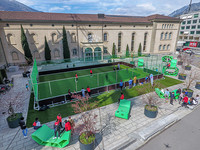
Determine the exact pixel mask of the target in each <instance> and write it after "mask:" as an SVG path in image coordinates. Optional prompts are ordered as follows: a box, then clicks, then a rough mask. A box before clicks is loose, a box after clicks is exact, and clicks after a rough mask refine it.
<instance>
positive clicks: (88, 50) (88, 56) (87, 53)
mask: <svg viewBox="0 0 200 150" xmlns="http://www.w3.org/2000/svg"><path fill="white" fill-rule="evenodd" d="M85 60H86V61H92V60H93V53H92V49H91V48H89V47H88V48H86V49H85Z"/></svg>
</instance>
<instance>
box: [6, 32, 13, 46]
mask: <svg viewBox="0 0 200 150" xmlns="http://www.w3.org/2000/svg"><path fill="white" fill-rule="evenodd" d="M7 40H8V44H15V41H14V36H13V35H12V34H11V33H8V34H7Z"/></svg>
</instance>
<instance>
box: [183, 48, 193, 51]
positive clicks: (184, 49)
mask: <svg viewBox="0 0 200 150" xmlns="http://www.w3.org/2000/svg"><path fill="white" fill-rule="evenodd" d="M186 50H191V49H190V48H183V51H186Z"/></svg>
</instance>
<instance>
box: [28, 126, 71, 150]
mask: <svg viewBox="0 0 200 150" xmlns="http://www.w3.org/2000/svg"><path fill="white" fill-rule="evenodd" d="M31 136H32V139H33V140H34V141H36V142H37V143H38V144H40V145H44V146H51V147H59V148H63V147H65V146H67V145H68V144H69V142H70V138H71V130H70V131H67V132H66V131H63V133H61V135H60V138H56V139H53V137H54V130H53V129H50V128H49V127H48V126H47V125H45V124H44V125H43V126H42V127H41V128H39V129H37V130H36V131H35V132H34V133H33V134H32V135H31Z"/></svg>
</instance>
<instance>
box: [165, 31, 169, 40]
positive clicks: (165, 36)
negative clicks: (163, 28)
mask: <svg viewBox="0 0 200 150" xmlns="http://www.w3.org/2000/svg"><path fill="white" fill-rule="evenodd" d="M167 35H168V33H167V32H166V33H165V40H166V39H167Z"/></svg>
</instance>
